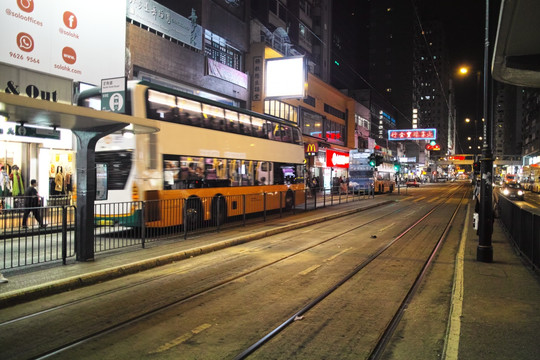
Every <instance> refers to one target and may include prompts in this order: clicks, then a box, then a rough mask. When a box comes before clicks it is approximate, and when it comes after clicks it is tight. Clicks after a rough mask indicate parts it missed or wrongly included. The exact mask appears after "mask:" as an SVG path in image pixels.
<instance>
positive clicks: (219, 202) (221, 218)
mask: <svg viewBox="0 0 540 360" xmlns="http://www.w3.org/2000/svg"><path fill="white" fill-rule="evenodd" d="M226 219H227V203H226V200H225V197H224V196H222V195H217V196H215V197H214V199H213V200H212V220H213V221H214V222H215V223H214V225H222V224H224V223H225V220H226Z"/></svg>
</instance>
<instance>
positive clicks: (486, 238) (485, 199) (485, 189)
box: [476, 0, 493, 262]
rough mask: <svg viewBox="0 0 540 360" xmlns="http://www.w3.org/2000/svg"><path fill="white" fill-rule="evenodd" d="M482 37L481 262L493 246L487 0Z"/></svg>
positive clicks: (488, 259) (490, 255)
mask: <svg viewBox="0 0 540 360" xmlns="http://www.w3.org/2000/svg"><path fill="white" fill-rule="evenodd" d="M485 24H486V26H485V38H484V92H483V95H484V96H483V97H484V104H483V109H482V113H483V118H484V121H483V124H484V126H483V134H482V137H483V139H484V142H483V145H482V159H481V161H480V173H481V174H482V180H481V182H480V216H479V218H480V219H479V220H480V221H479V232H478V234H479V238H478V246H477V248H476V260H477V261H482V262H493V246H492V244H491V235H492V233H493V199H492V196H493V153H492V150H491V140H492V139H491V138H492V136H491V128H492V126H491V122H492V119H491V118H488V76H489V67H488V62H489V0H486V19H485Z"/></svg>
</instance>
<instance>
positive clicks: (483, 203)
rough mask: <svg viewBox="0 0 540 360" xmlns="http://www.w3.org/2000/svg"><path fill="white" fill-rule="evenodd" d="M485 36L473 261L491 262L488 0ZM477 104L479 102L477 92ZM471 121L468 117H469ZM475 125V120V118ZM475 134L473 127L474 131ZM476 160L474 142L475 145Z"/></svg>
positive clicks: (465, 69)
mask: <svg viewBox="0 0 540 360" xmlns="http://www.w3.org/2000/svg"><path fill="white" fill-rule="evenodd" d="M485 16H486V18H485V38H484V64H483V108H482V114H483V116H482V125H483V126H482V137H478V134H475V144H476V140H477V139H482V141H483V143H482V152H481V155H480V156H481V159H480V174H481V181H480V214H479V224H478V225H479V228H478V230H479V231H478V235H479V239H478V247H477V251H476V260H478V261H482V262H492V261H493V246H492V244H491V235H492V233H493V198H492V196H493V185H492V184H493V153H492V150H491V141H492V134H491V132H492V127H493V126H492V120H491V118H488V77H489V67H488V63H489V0H486V13H485ZM459 72H460V74H462V75H466V74H467V73H468V72H469V69H468V68H467V67H462V68H460V69H459ZM481 74H482V72H480V71H477V72H476V76H477V77H476V81H477V90H478V89H479V87H480V76H481ZM477 94H478V95H477V105H478V104H479V103H480V101H479V99H478V96H479V92H478V91H477ZM469 121H470V120H469ZM475 128H476V120H475ZM475 133H476V130H475ZM475 161H476V145H475Z"/></svg>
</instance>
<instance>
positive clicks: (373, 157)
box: [369, 154, 376, 167]
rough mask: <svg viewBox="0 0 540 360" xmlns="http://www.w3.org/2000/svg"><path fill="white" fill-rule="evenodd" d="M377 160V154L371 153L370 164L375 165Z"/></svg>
mask: <svg viewBox="0 0 540 360" xmlns="http://www.w3.org/2000/svg"><path fill="white" fill-rule="evenodd" d="M375 164H376V161H375V154H371V155H369V166H371V167H375Z"/></svg>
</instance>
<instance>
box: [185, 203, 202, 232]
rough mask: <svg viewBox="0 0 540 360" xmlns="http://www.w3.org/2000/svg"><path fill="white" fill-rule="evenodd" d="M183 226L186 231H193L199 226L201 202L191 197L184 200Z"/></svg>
mask: <svg viewBox="0 0 540 360" xmlns="http://www.w3.org/2000/svg"><path fill="white" fill-rule="evenodd" d="M185 216H186V217H185V219H184V226H186V228H187V230H195V229H197V228H198V227H199V226H200V225H201V221H202V216H203V211H202V204H201V201H200V200H199V199H198V198H196V197H192V198H189V199H187V200H186V215H185Z"/></svg>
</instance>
